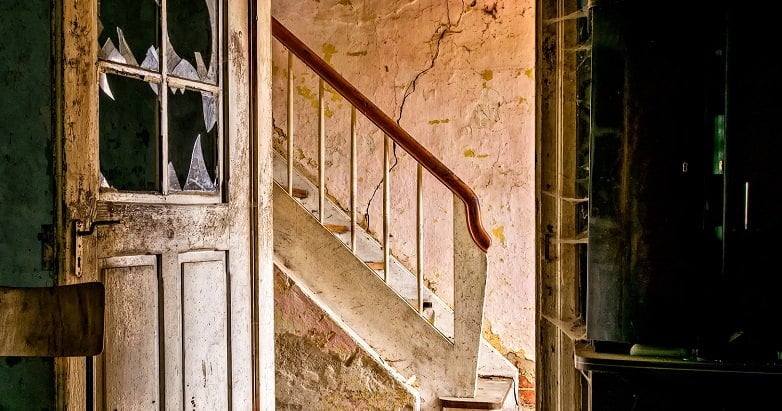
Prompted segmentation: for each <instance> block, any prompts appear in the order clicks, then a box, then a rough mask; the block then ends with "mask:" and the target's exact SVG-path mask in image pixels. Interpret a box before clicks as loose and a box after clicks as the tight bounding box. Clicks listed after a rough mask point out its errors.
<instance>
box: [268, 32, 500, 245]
mask: <svg viewBox="0 0 782 411" xmlns="http://www.w3.org/2000/svg"><path fill="white" fill-rule="evenodd" d="M272 35H273V36H274V38H276V39H277V40H278V41H279V42H280V43H282V45H283V46H285V47H286V48H287V49H288V50H289V51H290V52H292V53H293V54H294V55H296V57H298V58H299V59H300V60H301V61H302V62H304V64H306V65H307V66H308V67H309V68H310V69H311V70H312V71H314V72H315V73H316V74H317V75H318V76H320V78H322V79H323V80H324V81H325V82H326V83H328V84H329V85H330V86H331V87H332V88H333V89H334V90H335V91H336V92H338V93H339V94H341V95H342V97H344V98H345V99H346V100H347V101H349V102H350V103H351V104H353V106H354V107H356V109H358V111H360V112H361V113H363V114H364V116H366V117H367V118H368V119H369V121H371V122H372V123H374V124H375V125H376V126H377V127H378V128H379V129H380V130H382V131H383V132H384V133H385V134H386V135H387V136H388V137H390V138H391V139H392V140H394V142H396V144H398V145H399V146H400V147H402V148H403V149H404V150H405V151H407V152H408V153H409V154H410V155H411V156H413V158H414V159H416V161H418V162H419V163H420V164H421V165H422V166H423V167H424V168H425V169H427V170H429V172H430V173H432V175H434V176H435V177H436V178H437V179H438V180H440V182H442V183H443V184H444V185H445V186H446V187H448V189H449V190H451V192H453V193H454V194H455V195H456V196H457V197H459V199H461V200H462V202H463V203H464V207H465V211H466V213H465V214H466V215H467V228H468V229H469V230H470V235H471V236H472V239H473V241H475V244H476V245H477V246H478V247H479V248H480V249H481V250H483V251H484V252H486V251H487V250H488V249H489V247H490V246H491V237H489V234H488V233H487V232H486V230H485V229H484V228H483V224H482V223H481V208H480V204H479V203H478V196H476V195H475V193H474V192H473V191H472V189H471V188H470V187H469V186H467V184H465V183H464V181H462V180H461V179H460V178H459V177H457V176H456V174H454V173H453V171H451V170H450V169H449V168H448V167H446V166H445V164H443V163H442V162H441V161H440V160H439V159H437V157H435V156H434V155H432V153H430V152H429V150H427V149H426V148H424V146H422V145H421V143H419V142H418V141H417V140H416V139H415V138H413V136H411V135H410V134H409V133H408V132H407V131H405V129H403V128H402V127H400V126H399V125H398V124H397V123H396V122H395V121H394V120H393V119H391V117H389V116H388V115H387V114H386V113H384V112H383V110H381V109H380V108H379V107H378V106H376V105H375V103H373V102H372V101H371V100H370V99H369V98H367V97H366V96H365V95H364V94H362V93H361V92H360V91H358V89H357V88H356V87H354V86H353V85H352V84H350V82H348V81H347V80H345V78H344V77H342V75H340V74H339V73H338V72H337V71H336V70H334V68H332V67H331V66H330V65H329V64H328V63H326V62H325V61H324V60H323V59H322V58H320V56H318V55H317V54H316V53H315V52H314V51H312V49H310V48H309V47H307V45H306V44H304V42H302V41H301V40H299V39H298V38H297V37H296V36H294V35H293V33H291V32H290V30H288V29H287V28H285V26H283V25H282V23H280V22H279V21H278V20H277V19H276V18H274V17H272Z"/></svg>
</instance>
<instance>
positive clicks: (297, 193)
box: [281, 185, 310, 199]
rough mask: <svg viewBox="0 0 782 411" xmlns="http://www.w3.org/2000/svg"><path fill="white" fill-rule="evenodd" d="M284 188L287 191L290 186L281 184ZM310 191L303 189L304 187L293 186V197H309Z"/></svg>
mask: <svg viewBox="0 0 782 411" xmlns="http://www.w3.org/2000/svg"><path fill="white" fill-rule="evenodd" d="M281 187H282V189H283V190H285V192H288V186H284V185H281ZM309 195H310V192H309V191H307V190H305V189H303V188H296V187H293V198H299V199H301V198H307V197H309Z"/></svg>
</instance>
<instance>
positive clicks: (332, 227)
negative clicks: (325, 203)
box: [323, 224, 350, 234]
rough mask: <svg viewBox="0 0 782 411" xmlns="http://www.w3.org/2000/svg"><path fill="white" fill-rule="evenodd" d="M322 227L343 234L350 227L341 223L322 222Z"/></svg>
mask: <svg viewBox="0 0 782 411" xmlns="http://www.w3.org/2000/svg"><path fill="white" fill-rule="evenodd" d="M323 227H326V229H327V230H329V231H331V232H332V233H335V234H344V233H347V232H348V231H350V227H348V226H346V225H343V224H323Z"/></svg>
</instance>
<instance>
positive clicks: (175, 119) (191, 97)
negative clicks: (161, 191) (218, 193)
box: [168, 90, 219, 191]
mask: <svg viewBox="0 0 782 411" xmlns="http://www.w3.org/2000/svg"><path fill="white" fill-rule="evenodd" d="M205 94H206V96H205ZM217 97H218V95H217V94H209V93H204V92H200V91H193V90H169V91H168V159H169V161H171V162H172V163H173V166H174V169H175V170H176V174H177V177H178V180H179V181H180V182H181V183H183V185H182V187H183V189H185V190H202V189H201V188H193V187H195V186H194V185H193V184H195V181H198V182H199V184H197V185H198V186H200V187H202V188H203V189H207V188H208V189H210V190H209V191H214V190H215V189H214V186H215V183H214V181H215V179H216V176H218V175H219V173H218V169H217V167H218V163H219V162H218V157H217V137H218V130H219V125H217V123H218V121H217V112H216V111H213V109H212V108H211V107H216V106H217V102H218V100H217ZM212 101H214V103H212ZM205 104H206V107H205ZM205 109H206V110H207V111H206V112H205V111H204V110H205ZM209 112H213V113H214V114H206V113H209ZM209 126H211V127H210V128H209V129H207V127H209ZM196 140H198V141H196ZM196 145H198V150H195V146H196ZM201 162H203V168H201V165H200V163H201ZM194 167H195V168H194ZM194 170H200V171H199V172H203V173H202V174H204V175H205V177H202V178H199V179H195V180H194V176H195V174H193V173H194ZM189 180H190V185H189V186H188V183H187V182H188V181H189ZM206 181H209V182H210V184H207V183H206ZM186 186H187V187H186ZM188 187H190V188H188Z"/></svg>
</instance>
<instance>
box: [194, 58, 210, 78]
mask: <svg viewBox="0 0 782 411" xmlns="http://www.w3.org/2000/svg"><path fill="white" fill-rule="evenodd" d="M195 60H196V70H198V78H200V79H201V80H206V76H207V74H208V72H207V69H206V65H205V64H204V58H203V57H201V53H199V52H197V51H196V53H195Z"/></svg>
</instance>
